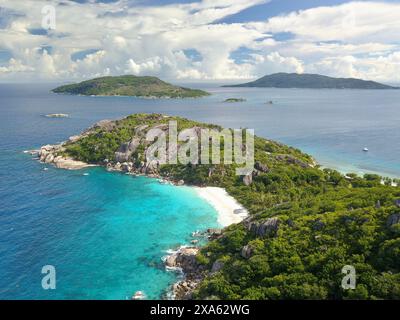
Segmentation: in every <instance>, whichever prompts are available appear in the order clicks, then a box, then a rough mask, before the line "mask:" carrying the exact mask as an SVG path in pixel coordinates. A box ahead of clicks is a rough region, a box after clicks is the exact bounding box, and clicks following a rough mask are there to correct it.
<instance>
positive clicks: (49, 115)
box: [45, 113, 69, 118]
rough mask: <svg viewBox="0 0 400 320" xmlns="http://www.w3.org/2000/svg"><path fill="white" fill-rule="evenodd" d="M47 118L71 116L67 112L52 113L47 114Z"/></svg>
mask: <svg viewBox="0 0 400 320" xmlns="http://www.w3.org/2000/svg"><path fill="white" fill-rule="evenodd" d="M45 117H46V118H69V115H68V114H66V113H50V114H46V115H45Z"/></svg>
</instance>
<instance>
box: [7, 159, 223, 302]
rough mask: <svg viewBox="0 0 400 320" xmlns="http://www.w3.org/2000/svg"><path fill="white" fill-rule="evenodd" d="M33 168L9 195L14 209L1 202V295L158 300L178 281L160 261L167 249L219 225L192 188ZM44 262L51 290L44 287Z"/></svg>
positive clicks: (98, 172) (95, 171)
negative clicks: (51, 271)
mask: <svg viewBox="0 0 400 320" xmlns="http://www.w3.org/2000/svg"><path fill="white" fill-rule="evenodd" d="M30 167H31V169H33V170H36V171H35V172H34V173H32V176H35V179H34V180H35V182H34V181H30V182H29V181H19V183H18V188H19V190H21V191H20V193H19V194H8V195H7V197H8V198H7V202H9V203H10V202H12V203H15V204H14V206H13V208H11V207H10V206H9V205H7V204H6V207H5V208H3V209H4V211H2V215H1V224H2V230H1V232H0V236H1V241H2V244H3V245H2V250H1V252H0V254H1V256H2V259H1V262H0V266H1V272H2V274H1V278H0V279H1V282H0V284H1V291H0V297H1V298H11V299H17V298H18V299H126V298H129V297H131V296H132V295H133V294H134V293H135V292H136V291H137V290H142V291H144V292H145V294H146V295H147V297H148V298H150V299H157V298H160V297H162V295H163V294H164V293H165V290H166V289H167V288H168V286H169V285H171V284H172V283H173V282H174V281H176V277H177V274H175V273H173V272H167V271H166V270H165V268H164V266H163V264H162V261H161V258H162V256H164V255H166V251H167V250H168V249H171V248H176V247H178V246H180V245H181V244H188V243H189V241H190V239H191V237H190V233H191V232H192V231H195V230H204V229H206V228H209V227H217V226H218V223H217V215H216V212H215V210H214V209H213V208H212V207H211V206H210V205H209V204H208V203H206V202H204V201H203V200H201V199H200V198H199V197H198V196H197V195H196V191H194V190H193V189H192V188H190V187H175V186H171V185H161V184H160V183H158V181H157V180H156V179H150V178H146V177H131V176H127V175H123V174H118V173H108V172H106V171H104V170H103V169H101V168H93V169H90V170H81V171H75V172H72V171H64V170H57V169H54V168H49V169H48V170H47V171H43V168H44V167H45V166H44V165H41V164H37V163H33V164H32V165H31V166H30ZM84 173H88V174H89V175H87V176H86V175H83V174H84ZM32 176H30V177H27V180H29V179H30V178H32ZM13 184H14V183H12V185H13ZM2 191H3V192H4V190H2ZM3 195H4V193H3ZM3 199H4V198H3ZM4 245H5V246H4ZM48 264H50V265H53V266H55V268H56V274H57V288H56V290H48V291H45V290H43V289H42V288H41V276H42V275H41V273H40V271H41V268H42V266H44V265H48Z"/></svg>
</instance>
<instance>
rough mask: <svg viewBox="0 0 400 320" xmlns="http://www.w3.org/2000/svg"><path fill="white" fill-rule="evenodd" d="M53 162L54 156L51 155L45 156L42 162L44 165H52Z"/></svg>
mask: <svg viewBox="0 0 400 320" xmlns="http://www.w3.org/2000/svg"><path fill="white" fill-rule="evenodd" d="M53 161H54V155H53V154H52V153H50V154H48V155H47V156H46V159H45V160H44V162H45V163H52V162H53Z"/></svg>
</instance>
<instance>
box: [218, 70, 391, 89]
mask: <svg viewBox="0 0 400 320" xmlns="http://www.w3.org/2000/svg"><path fill="white" fill-rule="evenodd" d="M224 87H257V88H298V89H399V88H397V87H392V86H388V85H385V84H381V83H378V82H375V81H365V80H361V79H355V78H333V77H328V76H323V75H319V74H306V73H304V74H298V73H275V74H271V75H266V76H264V77H262V78H260V79H257V80H255V81H252V82H248V83H243V84H236V85H226V86H224Z"/></svg>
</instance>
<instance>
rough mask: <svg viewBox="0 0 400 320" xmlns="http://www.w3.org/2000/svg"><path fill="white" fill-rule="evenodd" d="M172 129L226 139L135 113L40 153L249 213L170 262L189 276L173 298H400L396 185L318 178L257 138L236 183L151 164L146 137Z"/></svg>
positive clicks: (230, 174) (296, 153)
mask: <svg viewBox="0 0 400 320" xmlns="http://www.w3.org/2000/svg"><path fill="white" fill-rule="evenodd" d="M170 121H176V122H177V126H178V130H179V131H181V130H183V129H188V128H192V129H193V130H194V132H196V134H197V133H199V132H200V129H202V128H204V129H207V128H208V129H216V130H222V128H221V127H220V126H217V125H212V124H205V123H199V122H197V121H192V120H189V119H184V118H179V117H172V116H167V115H162V114H133V115H130V116H128V117H126V118H124V119H120V120H115V121H111V120H104V121H101V122H98V123H96V124H95V125H94V126H92V127H91V128H89V129H87V130H85V131H84V132H83V133H82V134H80V135H77V136H74V137H71V138H70V139H69V140H68V141H66V142H64V143H61V144H59V145H53V146H51V145H47V146H44V147H42V148H41V149H40V150H39V151H38V154H39V158H40V160H41V161H42V162H45V163H52V164H54V165H56V166H59V164H61V166H60V167H64V168H65V167H66V164H68V163H69V164H70V165H72V168H71V169H78V168H81V167H82V166H84V165H85V164H86V165H98V166H103V167H104V168H106V169H107V170H109V171H117V172H122V173H124V174H132V175H136V174H143V175H148V176H151V177H155V178H162V179H163V181H171V182H174V183H176V184H177V185H182V184H187V185H192V186H197V187H205V186H207V187H219V188H224V189H225V190H226V191H227V192H228V193H229V195H231V196H232V197H234V198H235V199H236V200H237V201H238V202H239V203H240V204H242V205H243V206H244V208H245V209H246V210H247V211H248V216H247V217H245V218H244V220H242V221H241V222H239V223H235V224H232V225H229V226H227V227H225V228H223V229H222V230H219V229H209V230H204V232H200V233H199V234H198V235H196V236H199V237H200V236H205V237H207V239H208V240H209V241H208V242H207V244H206V245H204V246H199V245H195V242H192V243H193V244H192V246H189V247H188V246H184V247H182V248H180V249H179V250H177V251H176V252H175V253H173V254H171V255H170V256H168V257H167V258H166V261H165V264H166V265H167V266H168V267H171V268H181V269H182V270H183V272H184V273H185V278H184V279H182V280H180V281H179V282H177V283H176V284H174V285H173V292H174V297H175V298H176V299H233V300H237V299H263V300H266V299H274V300H276V299H399V298H400V273H399V272H400V256H399V252H400V241H399V235H400V188H399V187H395V186H393V181H391V180H390V179H382V178H381V177H380V176H378V175H373V174H366V175H365V176H363V177H359V176H357V175H355V174H351V173H348V174H347V175H343V174H341V173H339V172H337V171H335V170H331V169H323V170H322V169H321V168H320V167H319V166H318V165H317V164H316V163H315V161H314V160H313V158H312V157H311V156H310V155H307V154H305V153H303V152H301V151H300V150H298V149H296V148H293V147H290V146H286V145H284V144H281V143H279V142H276V141H273V140H269V139H265V138H261V137H255V142H254V148H255V156H254V157H255V162H254V167H253V168H252V170H251V171H250V172H249V173H248V174H247V175H245V176H238V175H236V172H235V168H236V167H237V164H222V163H221V164H196V165H194V164H162V165H160V164H159V163H157V162H154V160H152V161H147V160H146V158H145V156H144V154H145V153H146V151H147V150H148V148H149V143H148V142H146V141H145V140H146V139H145V137H146V135H147V133H148V132H149V130H150V129H151V128H157V129H158V130H161V131H162V132H165V133H166V132H167V130H168V124H169V123H170ZM243 143H244V142H243ZM180 146H181V145H179V144H178V146H177V150H179V148H180ZM222 146H223V144H222ZM242 147H243V148H245V145H244V144H243V146H242ZM222 151H223V150H222ZM75 161H76V162H77V165H76V166H74V162H75ZM397 182H398V181H397ZM236 211H237V212H236V213H238V214H239V213H241V212H242V211H241V210H240V209H239V210H236ZM234 214H235V213H234ZM188 232H189V231H188ZM174 249H176V248H174ZM349 266H350V267H349ZM346 268H347V269H346ZM349 268H350V269H351V268H354V270H355V272H356V274H357V285H356V287H355V288H354V289H351V290H347V289H346V288H343V287H342V285H341V283H342V279H343V278H344V277H345V276H346V272H348V270H349ZM343 270H344V271H343ZM344 273H345V274H344ZM143 289H144V290H145V288H143Z"/></svg>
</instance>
